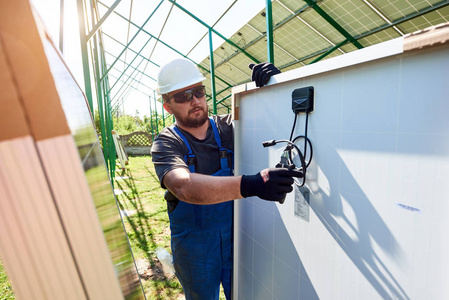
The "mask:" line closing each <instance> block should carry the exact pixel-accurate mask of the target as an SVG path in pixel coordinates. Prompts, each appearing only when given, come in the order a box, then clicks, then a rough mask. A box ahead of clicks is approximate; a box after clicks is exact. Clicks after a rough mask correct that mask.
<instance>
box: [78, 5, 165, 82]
mask: <svg viewBox="0 0 449 300" xmlns="http://www.w3.org/2000/svg"><path fill="white" fill-rule="evenodd" d="M78 1H82V0H78ZM162 2H164V0H162V1H161V2H159V4H158V6H156V8H155V9H154V10H153V12H152V13H151V15H150V16H149V17H148V18H147V19H146V20H145V22H144V23H143V24H142V26H140V27H139V30H137V32H136V33H135V34H134V36H133V37H132V38H131V40H130V41H129V43H128V44H127V45H126V46H125V48H124V49H123V50H122V52H120V54H119V55H118V56H117V58H116V59H115V60H114V62H113V63H112V65H110V66H109V69H108V70H107V71H106V72H105V73H104V74H103V77H101V79H100V80H103V79H104V77H105V76H106V75H107V74H108V73H109V71H110V70H111V68H112V67H113V66H114V65H115V63H116V62H117V61H118V59H119V58H120V56H122V54H123V53H125V51H126V49H128V47H129V45H131V43H132V42H133V41H134V39H135V38H136V37H137V35H138V34H139V32H140V31H142V29H143V27H144V26H145V25H146V24H147V23H148V21H149V20H150V19H151V17H152V16H153V15H154V13H155V12H156V11H157V9H158V8H159V7H160V6H161V4H162ZM150 39H151V38H150Z"/></svg>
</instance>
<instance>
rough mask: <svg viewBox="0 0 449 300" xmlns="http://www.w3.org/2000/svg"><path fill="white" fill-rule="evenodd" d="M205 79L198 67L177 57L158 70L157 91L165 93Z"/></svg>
mask: <svg viewBox="0 0 449 300" xmlns="http://www.w3.org/2000/svg"><path fill="white" fill-rule="evenodd" d="M203 80H206V78H204V77H203V75H202V74H201V73H200V70H198V67H197V66H196V65H195V64H194V63H193V62H191V61H190V60H188V59H185V58H177V59H175V60H172V61H171V62H169V63H168V64H166V65H165V66H163V67H162V68H161V69H160V70H159V74H158V75H157V91H158V93H159V94H161V95H162V94H167V93H170V92H172V91H176V90H179V89H182V88H185V87H188V86H191V85H193V84H195V83H199V82H202V81H203Z"/></svg>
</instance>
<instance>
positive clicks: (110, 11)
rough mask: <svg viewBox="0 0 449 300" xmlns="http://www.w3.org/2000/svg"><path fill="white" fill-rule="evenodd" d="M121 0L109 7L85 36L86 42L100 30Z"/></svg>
mask: <svg viewBox="0 0 449 300" xmlns="http://www.w3.org/2000/svg"><path fill="white" fill-rule="evenodd" d="M120 1H122V0H116V1H115V2H114V4H112V5H111V7H110V8H109V9H108V11H107V12H106V13H105V14H104V16H103V17H102V18H101V19H100V21H98V22H97V23H96V24H95V26H94V28H92V30H91V31H90V32H89V33H88V34H87V40H90V38H91V37H92V36H93V35H94V34H95V33H96V32H97V31H98V29H100V27H101V25H103V23H104V21H106V19H107V18H108V17H109V15H110V14H111V13H112V12H113V11H114V9H115V8H116V7H117V5H118V4H119V3H120Z"/></svg>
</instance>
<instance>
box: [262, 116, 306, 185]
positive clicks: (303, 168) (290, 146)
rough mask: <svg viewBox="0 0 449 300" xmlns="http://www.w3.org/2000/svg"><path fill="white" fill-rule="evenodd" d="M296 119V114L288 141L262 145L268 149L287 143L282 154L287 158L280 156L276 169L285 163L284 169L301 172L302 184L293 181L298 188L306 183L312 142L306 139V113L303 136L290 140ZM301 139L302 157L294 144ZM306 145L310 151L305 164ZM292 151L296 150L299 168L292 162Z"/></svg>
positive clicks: (268, 142) (271, 141)
mask: <svg viewBox="0 0 449 300" xmlns="http://www.w3.org/2000/svg"><path fill="white" fill-rule="evenodd" d="M297 118H298V114H295V120H294V121H293V127H292V131H291V134H290V139H289V140H270V141H266V142H263V143H262V145H263V146H264V147H270V146H274V145H276V144H277V143H287V146H285V149H284V153H285V152H287V157H288V158H286V157H284V156H282V157H281V162H280V163H279V164H278V165H277V167H278V166H285V162H286V163H287V166H286V167H288V168H294V169H298V170H301V171H302V173H303V177H302V182H301V183H297V181H296V179H295V184H296V185H298V186H299V187H301V186H303V185H304V184H305V182H306V173H307V168H308V167H309V165H310V163H311V162H312V157H313V147H312V142H311V141H310V139H309V138H308V137H307V131H308V124H309V113H308V112H306V124H305V134H304V135H299V136H297V137H295V138H294V139H293V140H292V138H293V133H294V132H295V127H296V121H297ZM301 138H303V139H304V155H303V154H302V152H301V150H300V149H299V147H298V146H296V144H295V142H296V141H297V140H298V139H301ZM307 144H309V148H310V150H309V151H310V157H309V160H308V161H307V162H306V154H307ZM293 149H295V150H296V152H297V155H298V156H299V160H300V163H301V166H300V167H299V168H298V167H297V166H296V165H295V163H294V162H293V153H292V150H293ZM284 158H286V159H287V161H284Z"/></svg>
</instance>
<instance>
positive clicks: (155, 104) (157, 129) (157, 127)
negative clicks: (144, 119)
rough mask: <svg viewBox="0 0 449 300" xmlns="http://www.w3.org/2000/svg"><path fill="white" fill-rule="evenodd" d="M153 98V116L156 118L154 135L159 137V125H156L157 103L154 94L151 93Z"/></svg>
mask: <svg viewBox="0 0 449 300" xmlns="http://www.w3.org/2000/svg"><path fill="white" fill-rule="evenodd" d="M153 98H154V112H155V113H154V115H155V117H156V134H157V135H159V124H158V123H157V101H156V92H153Z"/></svg>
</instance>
